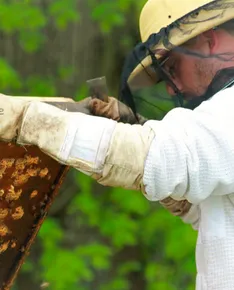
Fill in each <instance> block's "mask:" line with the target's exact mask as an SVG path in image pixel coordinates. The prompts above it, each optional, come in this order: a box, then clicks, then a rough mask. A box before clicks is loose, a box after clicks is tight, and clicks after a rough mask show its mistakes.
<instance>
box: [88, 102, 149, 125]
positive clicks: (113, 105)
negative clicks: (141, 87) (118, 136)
mask: <svg viewBox="0 0 234 290" xmlns="http://www.w3.org/2000/svg"><path fill="white" fill-rule="evenodd" d="M89 107H90V110H91V112H92V114H93V115H95V116H100V117H106V118H109V119H112V120H115V121H117V122H121V123H128V124H141V125H143V124H144V123H145V122H146V121H147V120H146V119H145V118H144V117H142V116H140V115H137V116H135V115H134V113H133V111H132V110H131V109H130V108H129V107H128V106H126V105H125V104H124V103H122V102H120V101H118V100H117V99H116V98H113V97H108V102H103V101H102V100H99V99H92V100H91V101H90V103H89Z"/></svg>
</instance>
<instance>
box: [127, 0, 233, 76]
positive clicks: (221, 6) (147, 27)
mask: <svg viewBox="0 0 234 290" xmlns="http://www.w3.org/2000/svg"><path fill="white" fill-rule="evenodd" d="M232 18H234V1H233V0H213V1H211V0H209V1H208V0H148V1H147V2H146V4H145V6H144V7H143V9H142V11H141V15H140V21H139V22H140V23H139V24H140V34H141V40H142V42H145V41H147V40H148V38H149V37H150V36H151V35H152V34H155V33H159V32H160V30H161V29H162V28H166V27H170V26H173V24H174V28H171V30H170V34H169V39H168V40H169V42H170V43H171V44H173V46H179V45H182V44H184V43H185V42H187V41H188V40H190V39H192V38H194V37H195V36H197V35H199V34H201V33H203V32H205V31H207V30H209V29H211V28H213V27H216V26H219V25H221V24H223V23H225V22H227V21H228V20H230V19H232ZM177 24H178V25H177ZM152 50H153V51H161V50H163V51H165V50H169V48H168V47H166V46H165V44H164V43H163V41H162V42H160V43H158V44H156V45H155V46H154V47H153V48H152ZM156 56H157V59H160V58H161V55H160V54H158V55H156ZM151 63H152V60H151V57H150V56H147V57H146V58H145V59H143V60H142V61H141V64H139V65H138V66H137V67H136V68H135V69H134V71H133V72H132V74H131V77H130V79H132V78H133V77H135V76H136V75H137V74H138V73H140V72H141V70H142V69H144V68H146V67H148V66H149V65H150V64H151Z"/></svg>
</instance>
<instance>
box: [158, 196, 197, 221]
mask: <svg viewBox="0 0 234 290" xmlns="http://www.w3.org/2000/svg"><path fill="white" fill-rule="evenodd" d="M160 204H161V205H162V206H163V207H164V208H166V209H167V210H169V211H170V213H172V214H173V215H174V216H179V217H183V216H185V215H186V214H187V213H188V212H189V210H190V208H191V206H192V204H191V203H189V202H188V201H187V200H181V201H177V200H174V199H172V198H171V197H168V198H166V199H164V200H162V201H160Z"/></svg>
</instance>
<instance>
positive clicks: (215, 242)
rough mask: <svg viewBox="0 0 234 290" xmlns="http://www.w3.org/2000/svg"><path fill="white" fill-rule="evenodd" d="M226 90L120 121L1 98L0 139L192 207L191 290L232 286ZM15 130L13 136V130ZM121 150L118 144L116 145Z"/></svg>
mask: <svg viewBox="0 0 234 290" xmlns="http://www.w3.org/2000/svg"><path fill="white" fill-rule="evenodd" d="M233 95H234V87H231V88H228V89H225V90H223V91H221V92H219V93H217V94H216V95H215V96H214V97H213V98H212V99H210V100H209V101H206V102H203V103H202V104H201V105H200V106H199V107H198V108H196V109H195V110H194V111H191V110H187V109H182V108H181V109H179V108H178V109H174V110H172V111H171V112H170V113H168V115H167V116H166V117H165V118H164V119H163V120H162V121H148V122H146V123H145V124H144V126H141V125H128V124H122V123H117V122H116V121H113V120H109V119H105V118H101V117H94V116H88V115H85V114H82V113H68V112H65V111H61V110H60V109H58V108H56V107H53V106H50V105H48V104H45V103H41V102H38V101H30V102H29V101H25V100H19V99H17V98H11V97H8V96H4V95H1V97H0V106H1V108H3V109H4V114H5V115H4V117H1V118H2V119H1V122H0V138H1V140H6V141H9V140H12V139H13V138H17V143H18V144H21V145H25V144H33V145H36V146H39V147H40V148H41V150H42V151H44V152H45V153H46V154H48V155H50V156H51V157H53V158H54V159H56V160H58V161H59V162H60V163H63V164H67V165H70V166H73V167H74V168H76V169H77V170H79V171H82V172H85V173H86V174H88V175H90V176H92V177H93V178H95V179H96V180H97V181H98V182H100V183H101V184H104V185H110V186H120V187H124V188H132V189H138V190H141V191H142V192H143V194H144V195H145V197H146V198H148V199H149V200H152V201H162V200H164V199H166V198H167V197H171V198H173V199H174V200H187V201H189V202H190V203H191V204H192V207H191V208H190V210H189V212H188V213H187V214H186V215H184V216H182V219H183V220H184V221H185V222H186V223H191V224H192V226H193V227H194V228H195V229H197V230H198V240H197V249H196V263H197V272H198V274H197V286H196V289H197V290H206V289H209V290H210V289H212V290H219V289H222V290H231V289H234V275H233V271H234V246H233V245H234V174H233V172H234V149H233V148H234V134H233V127H234V114H233V110H232V108H233V106H234V98H233ZM17 131H18V135H17V134H16V132H17ZM123 148H125V149H124V150H123Z"/></svg>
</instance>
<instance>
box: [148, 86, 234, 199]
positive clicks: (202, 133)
mask: <svg viewBox="0 0 234 290" xmlns="http://www.w3.org/2000/svg"><path fill="white" fill-rule="evenodd" d="M145 126H150V127H151V128H152V129H153V130H155V138H154V140H153V142H152V144H151V147H150V150H149V153H148V156H147V159H146V162H145V167H144V177H143V181H144V185H145V190H146V192H147V196H146V197H147V198H148V199H149V200H153V201H157V200H163V199H164V198H167V197H168V196H171V197H172V198H174V199H175V200H181V199H187V200H188V201H189V202H191V203H193V204H198V203H200V202H201V201H203V200H205V199H206V198H207V197H209V196H210V195H226V194H229V193H232V192H234V87H232V88H229V89H226V90H224V91H221V92H220V93H218V94H216V95H215V96H214V97H213V98H212V99H210V100H208V101H205V102H203V103H202V104H201V105H200V106H199V107H198V108H196V109H195V110H194V111H192V110H187V109H183V108H176V109H174V110H172V111H171V112H169V113H168V114H167V116H166V117H165V118H164V119H163V120H162V121H148V122H147V123H146V124H145Z"/></svg>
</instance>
